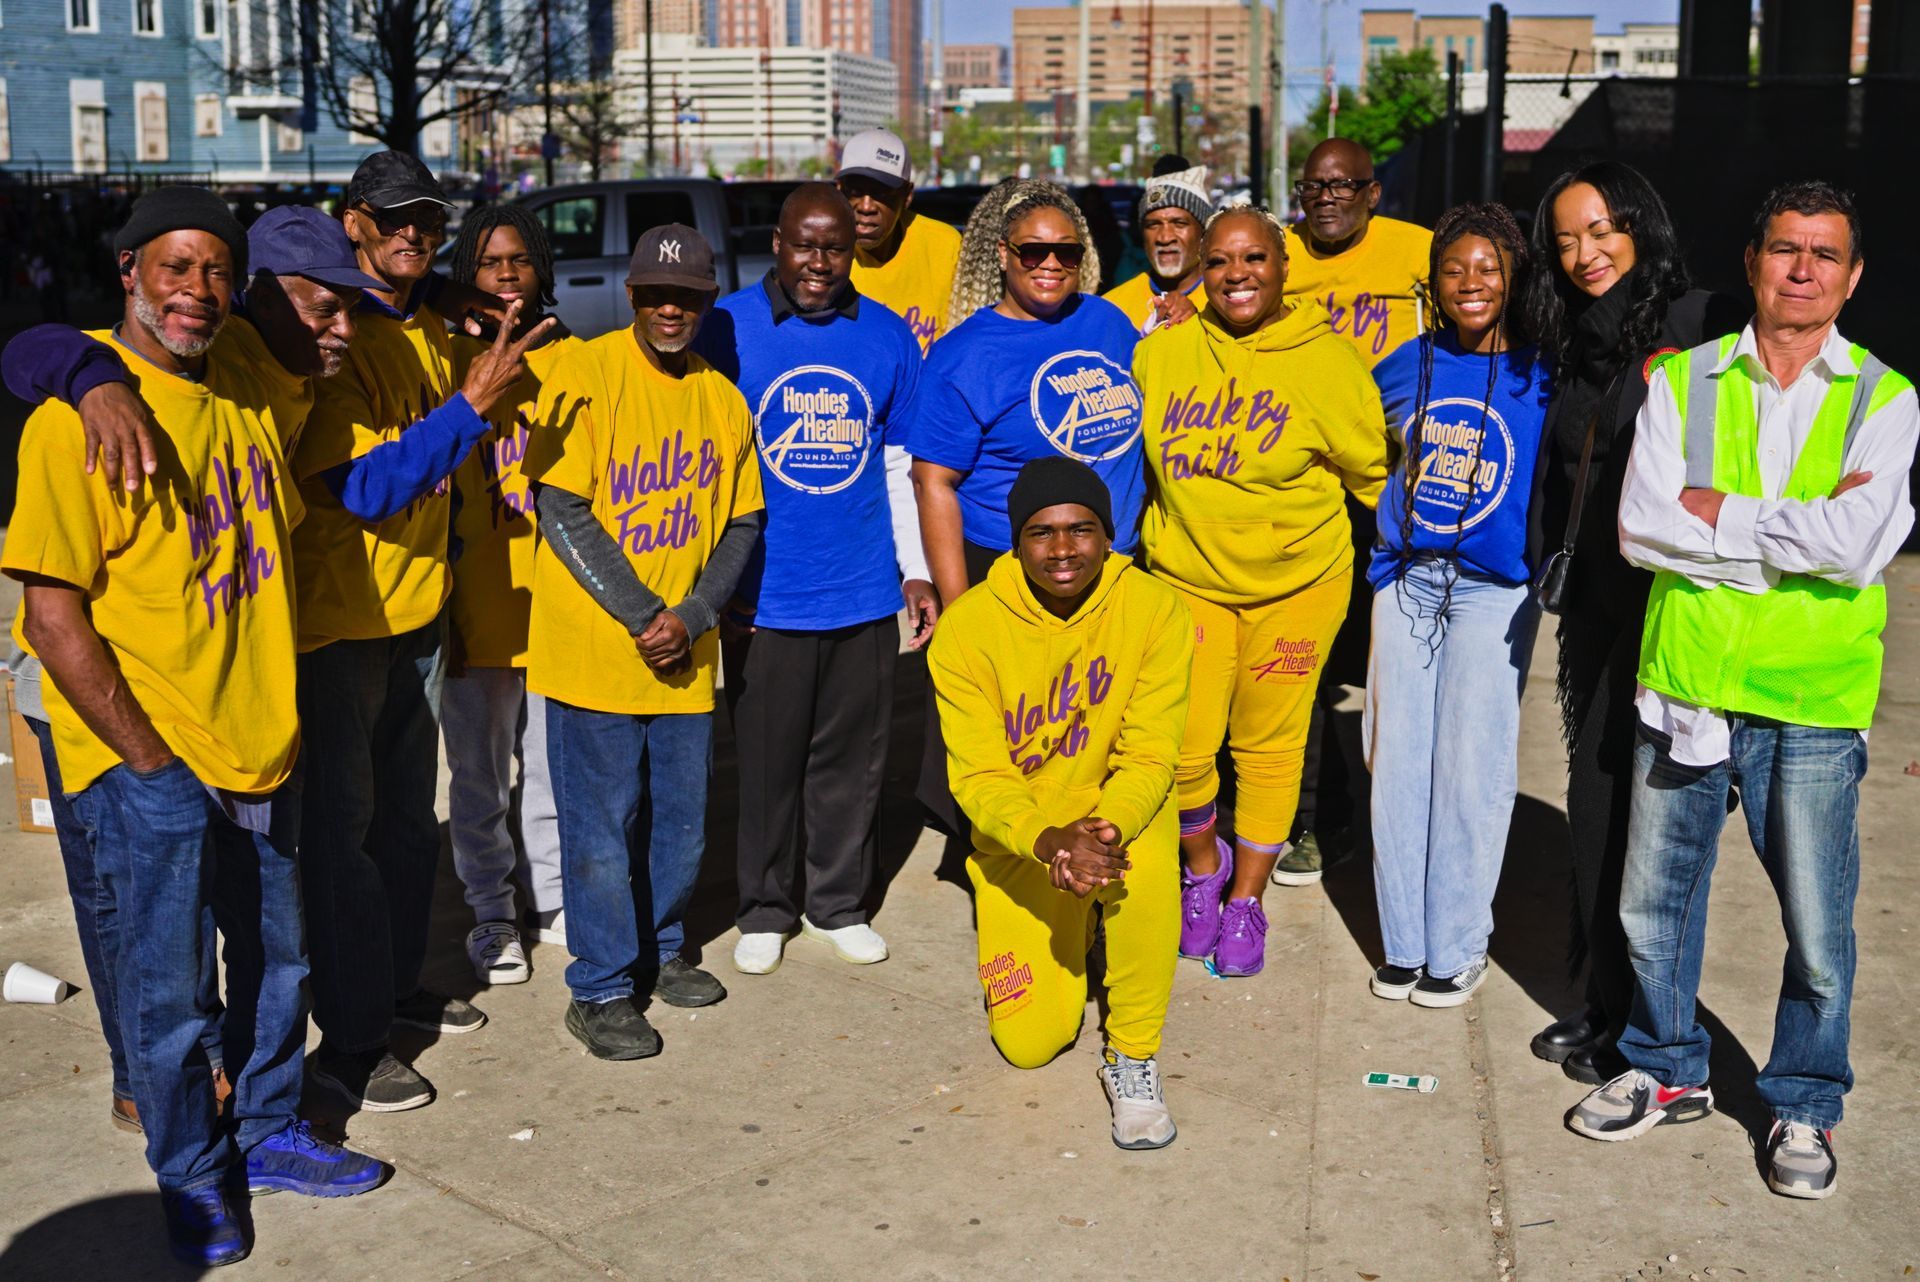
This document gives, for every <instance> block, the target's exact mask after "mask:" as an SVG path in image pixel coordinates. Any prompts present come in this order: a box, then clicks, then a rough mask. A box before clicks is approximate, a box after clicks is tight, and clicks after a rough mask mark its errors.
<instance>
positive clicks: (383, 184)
mask: <svg viewBox="0 0 1920 1282" xmlns="http://www.w3.org/2000/svg"><path fill="white" fill-rule="evenodd" d="M417 200H431V201H432V202H434V203H435V204H436V205H445V206H446V207H447V208H448V209H452V208H453V202H452V201H451V200H448V199H447V193H446V192H445V190H443V189H442V188H441V186H440V184H439V183H438V182H436V181H435V180H434V177H433V171H432V170H430V169H428V168H427V167H426V166H425V165H423V164H421V163H420V158H419V157H418V156H409V155H408V154H407V153H406V152H404V151H376V152H374V153H373V154H372V155H371V156H368V157H367V158H366V159H365V160H363V161H361V162H360V167H359V168H358V169H356V170H354V171H353V178H352V179H351V180H349V181H348V183H347V208H349V209H351V208H353V207H354V206H355V205H360V204H365V205H369V206H371V207H372V208H374V209H394V208H396V207H398V206H400V205H411V204H413V203H414V202H415V201H417Z"/></svg>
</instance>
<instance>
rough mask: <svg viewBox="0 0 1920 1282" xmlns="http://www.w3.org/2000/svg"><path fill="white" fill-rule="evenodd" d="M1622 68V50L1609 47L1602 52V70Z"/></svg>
mask: <svg viewBox="0 0 1920 1282" xmlns="http://www.w3.org/2000/svg"><path fill="white" fill-rule="evenodd" d="M1619 69H1620V51H1619V50H1618V49H1607V50H1605V51H1603V52H1602V53H1601V54H1600V70H1602V71H1618V70H1619Z"/></svg>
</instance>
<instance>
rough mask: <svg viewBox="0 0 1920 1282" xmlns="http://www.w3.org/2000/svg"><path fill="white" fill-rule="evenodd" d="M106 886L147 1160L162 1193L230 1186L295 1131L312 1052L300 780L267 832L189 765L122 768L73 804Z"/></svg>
mask: <svg viewBox="0 0 1920 1282" xmlns="http://www.w3.org/2000/svg"><path fill="white" fill-rule="evenodd" d="M73 811H74V814H75V816H76V817H77V818H78V819H79V820H80V823H81V825H82V827H83V828H85V830H86V834H87V841H88V844H89V845H90V847H91V848H92V851H93V861H94V872H95V875H96V877H97V879H98V897H97V901H96V902H97V920H98V922H99V925H100V945H101V952H102V955H103V960H104V961H105V964H106V968H107V973H108V974H109V975H110V976H111V977H112V982H113V987H114V990H115V991H114V1002H115V1007H116V1013H117V1015H118V1020H119V1026H120V1039H121V1045H122V1046H123V1048H124V1050H125V1053H126V1062H127V1072H128V1077H129V1079H130V1081H131V1084H132V1088H133V1101H134V1103H135V1104H136V1105H138V1107H139V1109H140V1121H141V1124H142V1125H143V1126H144V1127H145V1128H146V1136H147V1164H148V1165H149V1166H151V1167H152V1168H153V1171H154V1174H155V1175H156V1176H158V1177H159V1181H160V1187H161V1188H162V1189H168V1190H175V1189H191V1188H198V1187H201V1186H204V1185H208V1184H214V1183H217V1182H219V1180H220V1179H221V1177H222V1174H223V1173H224V1172H225V1170H226V1169H227V1168H228V1167H229V1166H230V1165H232V1164H233V1162H234V1161H235V1160H236V1154H235V1144H236V1142H237V1144H238V1152H239V1153H241V1154H244V1153H246V1152H248V1151H250V1150H251V1149H252V1148H253V1146H254V1145H256V1144H258V1143H259V1142H260V1141H261V1140H264V1139H266V1138H267V1137H268V1136H270V1135H273V1134H276V1133H277V1132H279V1131H282V1130H284V1129H285V1128H286V1127H288V1126H289V1125H291V1124H292V1123H293V1122H294V1120H295V1117H296V1114H295V1110H296V1109H297V1107H298V1106H299V1103H300V1087H301V1070H302V1066H303V1064H304V1059H305V1053H306V1050H305V1048H306V1042H307V1008H306V999H305V996H304V994H303V993H302V991H301V984H302V983H303V982H304V981H305V979H306V977H307V962H306V954H305V950H304V948H303V941H302V930H301V914H300V884H299V874H298V871H297V870H296V868H295V865H294V837H295V835H296V833H297V832H298V830H299V825H300V790H299V782H298V778H297V776H296V778H295V780H293V781H291V782H289V783H288V784H287V785H286V786H284V787H282V788H281V789H280V791H279V792H277V793H275V794H274V795H273V798H272V817H271V821H270V823H269V829H270V831H269V832H266V833H255V832H249V831H247V830H246V829H243V828H241V827H239V826H238V825H237V824H235V823H234V822H233V821H232V820H230V819H229V818H227V816H226V814H225V813H224V812H223V811H222V810H221V809H220V806H219V804H218V803H217V802H216V801H214V799H213V797H212V795H211V794H210V793H208V791H207V789H206V787H205V785H203V784H202V783H201V782H200V780H199V779H198V778H196V777H195V776H194V773H193V771H192V770H191V769H190V768H188V766H187V764H186V762H184V761H181V760H178V759H175V760H174V761H173V762H172V763H171V764H170V765H167V766H165V767H163V768H162V769H160V770H159V771H157V772H155V773H154V774H151V775H141V774H136V773H135V772H134V771H133V770H131V769H129V768H128V767H126V766H124V765H119V766H115V767H114V768H113V769H111V770H109V771H107V773H105V774H103V775H101V776H100V777H99V778H98V779H96V780H94V782H93V783H92V784H91V785H90V786H88V787H87V788H86V789H85V790H84V791H82V792H79V793H76V794H74V796H73ZM215 926H218V928H219V931H220V934H221V936H222V938H223V940H224V949H223V952H222V955H223V957H224V958H225V960H226V964H227V975H226V978H227V1011H226V1016H225V1020H224V1024H223V1025H222V1024H220V1022H219V1021H220V1020H221V1016H220V1012H219V1008H218V1006H217V1005H215V1004H212V1003H210V1002H209V1001H208V998H207V994H208V993H209V992H212V991H213V983H212V977H211V976H210V975H209V974H208V969H209V968H210V967H211V965H212V961H213V941H212V931H213V928H214V927H215ZM216 1027H217V1028H219V1029H220V1031H221V1034H222V1036H223V1041H224V1049H225V1055H226V1063H227V1072H228V1076H229V1077H230V1078H231V1079H232V1081H233V1096H232V1098H231V1100H230V1102H229V1108H230V1110H231V1119H230V1122H229V1125H228V1126H225V1127H223V1126H222V1125H221V1124H220V1122H219V1120H218V1118H217V1116H216V1113H215V1109H214V1100H213V1075H212V1071H211V1065H210V1064H209V1063H208V1059H207V1041H208V1034H209V1030H210V1029H213V1028H216Z"/></svg>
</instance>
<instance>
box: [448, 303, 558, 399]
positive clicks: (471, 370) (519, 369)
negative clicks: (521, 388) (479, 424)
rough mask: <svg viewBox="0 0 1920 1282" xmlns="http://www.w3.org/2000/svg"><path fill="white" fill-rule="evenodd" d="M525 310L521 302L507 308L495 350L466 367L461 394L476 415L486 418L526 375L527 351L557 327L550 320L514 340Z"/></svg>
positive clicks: (484, 353) (490, 348)
mask: <svg viewBox="0 0 1920 1282" xmlns="http://www.w3.org/2000/svg"><path fill="white" fill-rule="evenodd" d="M522 306H524V302H523V300H521V299H518V298H516V299H514V300H513V301H512V302H511V303H509V304H507V318H506V320H505V321H503V322H502V323H501V325H500V332H499V333H498V334H496V335H495V336H494V339H493V346H492V347H489V348H488V349H487V350H486V351H484V352H482V353H480V355H479V356H478V357H476V358H474V362H473V364H471V365H469V366H467V380H466V382H464V383H462V384H461V385H460V391H461V392H462V393H463V394H464V395H465V396H466V398H467V404H469V405H471V406H473V411H474V413H476V414H479V415H482V416H485V414H486V412H487V411H488V410H490V409H492V408H493V406H494V403H495V402H496V401H498V400H499V399H500V398H501V397H502V396H505V395H506V394H507V392H508V390H509V389H510V388H512V387H513V385H514V384H515V383H517V382H519V381H520V376H521V375H522V374H524V373H526V372H527V363H526V361H525V359H524V358H525V356H526V354H527V349H528V348H530V347H532V346H533V345H534V344H535V343H536V342H538V341H539V340H540V339H541V338H542V337H544V336H545V334H546V332H547V331H548V330H550V329H552V328H553V327H554V325H556V324H557V323H558V322H557V321H555V320H554V318H553V317H551V316H549V317H547V318H546V319H545V320H543V321H541V322H540V323H539V324H538V325H535V326H534V327H533V328H532V329H530V330H528V331H527V332H526V333H525V334H523V335H521V336H520V337H519V338H518V339H514V338H513V337H512V335H513V331H514V328H515V326H516V324H517V322H518V321H519V319H520V309H521V307H522Z"/></svg>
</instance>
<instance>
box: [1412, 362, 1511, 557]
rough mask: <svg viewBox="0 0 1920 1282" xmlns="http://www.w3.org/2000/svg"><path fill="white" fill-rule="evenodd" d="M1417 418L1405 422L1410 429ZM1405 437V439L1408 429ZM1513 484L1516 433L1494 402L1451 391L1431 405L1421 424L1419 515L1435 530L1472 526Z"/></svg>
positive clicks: (1415, 498) (1423, 523)
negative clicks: (1422, 425) (1514, 437)
mask: <svg viewBox="0 0 1920 1282" xmlns="http://www.w3.org/2000/svg"><path fill="white" fill-rule="evenodd" d="M1412 426H1413V419H1412V417H1411V416H1409V417H1408V419H1407V422H1406V423H1405V425H1403V427H1402V429H1401V430H1402V432H1403V434H1404V433H1406V432H1409V431H1410V430H1411V429H1412ZM1402 439H1405V437H1404V435H1403V437H1402ZM1512 485H1513V433H1512V432H1511V431H1510V430H1508V428H1507V421H1506V420H1505V419H1504V418H1502V417H1500V412H1499V411H1498V410H1496V409H1494V408H1493V407H1492V406H1490V405H1487V404H1485V403H1484V402H1482V401H1480V400H1478V399H1475V398H1473V397H1466V396H1450V397H1445V398H1443V399H1441V400H1437V401H1433V402H1431V403H1430V404H1429V405H1428V406H1427V420H1426V425H1425V426H1424V427H1422V428H1421V429H1420V477H1419V480H1418V482H1417V483H1416V484H1415V486H1414V490H1413V519H1414V520H1416V521H1418V522H1419V523H1420V526H1421V528H1422V529H1426V530H1431V531H1432V532H1434V533H1435V534H1452V533H1453V532H1454V531H1456V530H1459V531H1462V532H1464V531H1466V530H1471V529H1472V528H1473V527H1474V526H1476V525H1478V524H1480V522H1482V521H1484V520H1486V519H1487V517H1488V516H1489V515H1490V514H1491V513H1492V512H1493V510H1494V509H1495V508H1497V507H1499V506H1500V500H1501V499H1503V498H1505V497H1506V495H1507V490H1508V489H1509V488H1510V487H1511V486H1512Z"/></svg>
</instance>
